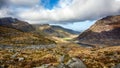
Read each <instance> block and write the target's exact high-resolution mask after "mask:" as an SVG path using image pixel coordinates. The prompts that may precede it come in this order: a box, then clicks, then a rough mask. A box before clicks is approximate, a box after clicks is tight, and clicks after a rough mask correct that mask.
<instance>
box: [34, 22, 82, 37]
mask: <svg viewBox="0 0 120 68" xmlns="http://www.w3.org/2000/svg"><path fill="white" fill-rule="evenodd" d="M33 26H34V27H35V28H36V30H37V31H40V32H43V33H44V34H47V35H50V36H56V37H60V38H64V37H69V36H71V35H78V34H79V33H80V32H77V31H73V30H70V29H66V28H63V27H61V26H57V25H49V24H43V25H39V24H34V25H33Z"/></svg>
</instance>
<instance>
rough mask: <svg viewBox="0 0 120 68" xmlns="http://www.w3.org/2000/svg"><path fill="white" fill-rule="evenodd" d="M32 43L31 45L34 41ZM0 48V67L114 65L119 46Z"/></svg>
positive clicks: (110, 67)
mask: <svg viewBox="0 0 120 68" xmlns="http://www.w3.org/2000/svg"><path fill="white" fill-rule="evenodd" d="M34 46H35V45H34ZM45 46H46V45H44V46H43V45H41V46H40V47H38V46H36V47H33V46H30V47H24V48H22V47H21V48H20V47H18V48H17V47H13V48H12V47H11V48H10V47H9V48H5V47H4V48H3V47H1V48H0V67H1V68H116V67H115V66H117V65H118V66H119V63H120V50H119V49H120V46H114V47H103V48H84V47H81V46H77V45H75V44H66V45H65V44H64V45H63V46H61V45H48V47H47V46H46V47H45Z"/></svg>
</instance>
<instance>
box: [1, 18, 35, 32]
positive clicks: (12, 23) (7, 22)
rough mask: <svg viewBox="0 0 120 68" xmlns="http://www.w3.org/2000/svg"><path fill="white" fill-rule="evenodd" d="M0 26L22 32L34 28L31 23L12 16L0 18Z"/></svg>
mask: <svg viewBox="0 0 120 68" xmlns="http://www.w3.org/2000/svg"><path fill="white" fill-rule="evenodd" d="M0 26H5V27H10V28H14V29H18V30H21V31H24V32H30V31H34V30H35V29H34V28H33V27H32V25H30V24H28V23H27V22H25V21H21V20H18V19H16V18H12V17H5V18H0Z"/></svg>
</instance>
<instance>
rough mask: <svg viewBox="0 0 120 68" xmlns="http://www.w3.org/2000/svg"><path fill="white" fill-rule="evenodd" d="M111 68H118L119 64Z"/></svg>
mask: <svg viewBox="0 0 120 68" xmlns="http://www.w3.org/2000/svg"><path fill="white" fill-rule="evenodd" d="M112 68H120V63H119V64H117V65H115V66H113V67H112Z"/></svg>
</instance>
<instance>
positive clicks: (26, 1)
mask: <svg viewBox="0 0 120 68" xmlns="http://www.w3.org/2000/svg"><path fill="white" fill-rule="evenodd" d="M10 2H11V4H13V5H20V6H34V5H36V4H38V3H39V0H10Z"/></svg>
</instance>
